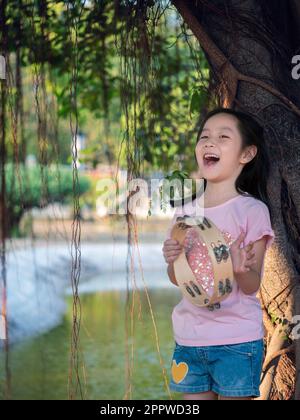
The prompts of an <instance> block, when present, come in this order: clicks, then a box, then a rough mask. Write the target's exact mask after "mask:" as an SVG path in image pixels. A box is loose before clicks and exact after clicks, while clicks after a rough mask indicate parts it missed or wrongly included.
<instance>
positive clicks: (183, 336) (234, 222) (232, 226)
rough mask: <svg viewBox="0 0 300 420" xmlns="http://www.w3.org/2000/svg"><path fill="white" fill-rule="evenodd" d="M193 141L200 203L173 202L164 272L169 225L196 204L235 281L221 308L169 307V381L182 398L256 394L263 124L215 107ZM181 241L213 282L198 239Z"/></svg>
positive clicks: (264, 242) (268, 230)
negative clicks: (220, 241) (218, 238)
mask: <svg viewBox="0 0 300 420" xmlns="http://www.w3.org/2000/svg"><path fill="white" fill-rule="evenodd" d="M197 140H198V142H197V145H196V149H195V156H196V159H197V163H198V166H199V169H200V173H201V177H202V178H204V186H205V190H204V193H203V197H202V198H204V201H203V202H204V203H205V204H204V206H203V207H201V206H200V204H199V201H198V198H196V199H195V200H193V201H192V202H190V203H188V204H184V205H182V206H180V207H177V208H176V211H175V214H174V217H173V220H172V223H171V226H170V229H169V231H168V235H167V240H166V241H165V242H164V246H163V253H164V257H165V260H166V262H167V263H168V275H169V277H170V280H171V281H172V283H174V284H175V285H177V282H176V278H175V275H174V267H173V263H174V261H175V259H176V258H177V257H178V255H179V254H180V253H181V251H182V249H181V246H180V245H179V244H178V242H177V241H174V240H172V239H171V238H170V232H171V228H172V226H173V224H174V223H175V221H176V218H177V217H178V216H183V215H191V216H192V215H195V211H196V209H197V206H198V211H199V210H200V211H201V210H202V213H201V214H203V215H204V216H207V217H208V219H211V220H212V222H213V223H214V224H215V225H216V226H217V227H218V229H219V230H220V231H221V232H222V234H223V236H224V239H225V240H226V242H227V245H228V246H229V248H230V255H231V259H232V265H233V272H234V280H235V281H234V287H233V291H232V293H231V294H230V295H229V296H228V298H227V299H225V300H224V301H222V303H221V307H220V309H217V310H214V311H209V310H208V308H207V307H203V308H202V307H197V306H195V305H193V304H192V303H190V302H189V300H188V299H186V298H184V297H183V299H182V300H181V301H180V303H179V304H178V305H177V306H176V307H175V308H174V310H173V313H172V322H173V330H174V337H175V350H174V354H173V360H172V367H171V382H170V388H171V389H172V390H174V391H177V392H182V393H183V398H184V399H197V400H214V399H223V400H224V399H231V400H232V399H251V398H253V397H258V396H259V395H260V393H259V384H260V375H261V368H262V362H263V336H264V329H263V322H262V310H261V307H260V303H259V300H258V299H257V297H256V294H257V292H258V290H259V287H260V282H261V278H262V276H263V270H264V256H265V251H266V249H267V248H269V247H270V245H271V244H272V242H273V240H274V236H275V235H274V231H273V230H272V226H271V222H270V212H269V208H268V197H267V189H266V183H267V178H268V174H269V164H268V156H267V153H266V147H265V144H264V138H263V130H262V128H261V127H260V126H259V125H258V124H257V123H256V122H255V120H254V119H253V118H252V117H251V116H249V115H247V114H245V113H242V112H238V111H234V110H231V109H225V108H218V109H216V110H214V111H212V112H210V113H209V114H208V115H207V116H206V118H205V119H204V121H203V122H202V125H201V127H200V131H199V135H198V139H197ZM198 214H200V213H198ZM190 231H192V230H189V231H188V232H190ZM186 239H188V238H186ZM187 242H188V241H186V243H187ZM189 242H190V241H189ZM186 243H185V244H184V249H185V252H186V255H187V259H188V261H189V263H190V265H191V264H192V263H193V261H194V262H195V257H197V261H198V263H199V261H200V262H201V263H200V264H199V267H200V266H201V269H198V270H197V272H196V271H194V273H195V275H196V276H197V277H199V276H200V277H201V276H202V277H205V278H206V281H207V282H210V284H211V285H212V283H213V271H212V267H211V265H210V264H209V258H208V251H207V250H206V248H205V247H204V245H205V244H201V243H200V242H197V245H196V246H193V247H192V249H189V248H188V246H187V245H186Z"/></svg>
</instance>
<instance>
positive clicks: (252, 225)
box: [244, 202, 275, 249]
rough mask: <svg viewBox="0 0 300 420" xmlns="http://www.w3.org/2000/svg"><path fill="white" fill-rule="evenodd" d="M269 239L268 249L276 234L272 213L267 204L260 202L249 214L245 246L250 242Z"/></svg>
mask: <svg viewBox="0 0 300 420" xmlns="http://www.w3.org/2000/svg"><path fill="white" fill-rule="evenodd" d="M264 236H266V237H267V244H266V249H268V248H270V246H271V245H272V243H273V242H274V238H275V234H274V231H273V229H272V225H271V220H270V212H269V209H268V207H267V206H266V204H265V203H263V202H259V203H258V204H256V205H255V206H252V207H251V208H250V209H249V211H248V213H247V229H246V237H245V240H244V244H245V246H246V245H247V244H248V243H249V242H250V241H252V242H255V241H258V240H259V239H261V238H263V237H264Z"/></svg>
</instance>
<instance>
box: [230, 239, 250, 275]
mask: <svg viewBox="0 0 300 420" xmlns="http://www.w3.org/2000/svg"><path fill="white" fill-rule="evenodd" d="M245 236H246V233H245V232H244V231H242V232H241V233H240V234H239V236H238V238H237V239H236V240H235V241H234V242H233V244H232V245H231V247H230V255H231V260H232V265H233V272H234V273H235V274H243V273H247V272H248V271H250V269H251V266H252V264H255V263H256V259H255V253H254V252H252V248H253V242H249V244H248V245H247V246H246V247H243V248H240V245H241V243H242V242H243V240H244V238H245Z"/></svg>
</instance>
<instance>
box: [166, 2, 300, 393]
mask: <svg viewBox="0 0 300 420" xmlns="http://www.w3.org/2000/svg"><path fill="white" fill-rule="evenodd" d="M172 3H173V4H174V6H175V7H176V8H177V10H178V12H179V13H180V15H181V16H182V18H183V20H184V21H185V22H186V24H187V25H188V26H189V28H190V29H191V30H192V32H193V33H194V35H195V36H196V37H197V38H198V40H199V43H200V45H201V47H202V49H203V50H204V53H205V55H206V58H207V60H208V62H209V64H210V66H211V69H212V75H213V77H214V79H215V81H216V82H217V86H218V100H219V104H220V105H222V106H224V107H232V108H238V109H240V110H242V111H246V112H248V113H250V114H252V115H253V116H255V117H256V118H257V119H258V120H259V122H260V123H261V124H262V125H263V126H264V129H265V136H266V141H267V144H268V147H269V151H270V155H271V157H272V159H271V176H270V180H269V184H268V192H269V196H270V201H271V214H272V224H273V229H274V232H275V235H276V240H275V242H274V244H273V246H272V247H271V248H270V249H269V250H268V251H267V253H266V259H265V272H264V278H263V282H262V288H261V292H260V296H261V302H262V306H263V309H264V323H265V328H266V346H267V348H266V362H267V365H265V366H264V372H263V376H262V384H261V394H262V395H261V399H285V400H287V399H292V398H295V399H300V377H299V375H298V373H299V369H300V342H299V339H298V340H295V342H294V345H293V346H292V347H291V346H290V345H291V343H290V342H289V340H286V338H285V335H286V334H287V335H289V332H290V329H291V327H292V324H291V321H292V317H293V315H296V314H300V282H299V275H300V258H299V255H300V241H299V236H300V191H299V190H300V186H299V182H298V180H299V177H300V109H299V108H300V84H299V81H296V80H294V79H293V78H292V75H291V67H292V66H291V60H292V57H293V55H295V53H296V49H297V46H298V48H299V44H298V45H297V43H296V42H295V39H298V40H299V39H300V37H299V33H300V31H299V28H298V25H297V21H296V20H295V16H296V14H297V13H300V10H299V6H298V5H296V2H295V1H294V0H288V1H286V2H283V3H282V2H279V1H278V0H275V1H272V2H271V1H269V0H266V1H264V2H261V1H258V0H244V1H243V0H229V1H225V0H212V1H209V2H207V1H204V0H203V1H199V0H198V1H197V0H195V1H189V2H187V1H184V0H173V1H172ZM275 318H278V322H280V324H279V325H277V326H275V325H274V322H272V321H273V320H274V319H275ZM284 349H287V350H284ZM268 361H270V362H268Z"/></svg>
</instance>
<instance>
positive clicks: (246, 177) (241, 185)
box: [188, 108, 271, 213]
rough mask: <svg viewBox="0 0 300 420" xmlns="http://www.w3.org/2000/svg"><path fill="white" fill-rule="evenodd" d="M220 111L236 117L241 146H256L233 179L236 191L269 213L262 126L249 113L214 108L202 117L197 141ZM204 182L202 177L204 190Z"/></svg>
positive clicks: (268, 163)
mask: <svg viewBox="0 0 300 420" xmlns="http://www.w3.org/2000/svg"><path fill="white" fill-rule="evenodd" d="M221 113H222V114H229V115H233V116H234V117H236V118H237V120H238V129H239V131H240V133H241V137H242V148H245V147H246V146H251V145H255V146H256V147H257V153H256V155H255V157H254V158H253V159H252V160H251V161H250V162H248V163H246V165H245V166H244V167H243V169H242V171H241V173H240V174H239V176H238V177H237V179H236V181H235V188H236V190H237V192H238V193H240V194H242V195H244V193H248V194H250V195H252V196H253V197H255V198H257V199H258V200H261V201H262V202H264V203H265V204H266V205H267V206H268V209H269V211H270V213H271V210H270V201H269V197H268V193H267V181H268V177H269V172H270V161H269V156H268V152H267V147H266V143H265V139H264V132H263V128H262V126H261V125H260V124H259V123H258V122H257V121H256V120H255V119H254V118H253V117H252V116H251V115H249V114H246V113H245V112H241V111H236V110H233V109H230V108H216V109H214V110H212V111H210V112H209V113H208V114H207V115H206V116H205V118H204V119H203V121H202V123H201V125H200V128H199V131H198V134H197V141H198V137H199V134H200V133H201V131H202V129H203V127H204V125H205V123H206V121H207V120H208V119H209V118H211V117H212V116H213V115H216V114H221ZM206 184H207V181H206V180H205V179H204V190H205V188H206ZM201 194H202V192H201ZM198 195H199V192H196V193H194V194H193V196H192V197H191V200H194V199H195V198H196V197H197V196H198ZM188 201H190V200H188Z"/></svg>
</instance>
